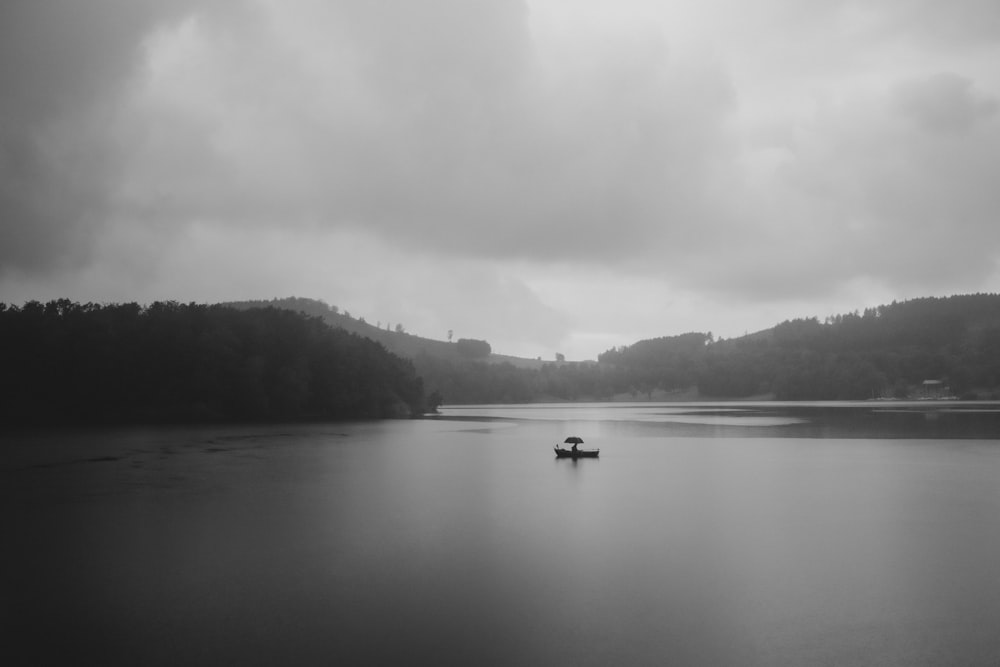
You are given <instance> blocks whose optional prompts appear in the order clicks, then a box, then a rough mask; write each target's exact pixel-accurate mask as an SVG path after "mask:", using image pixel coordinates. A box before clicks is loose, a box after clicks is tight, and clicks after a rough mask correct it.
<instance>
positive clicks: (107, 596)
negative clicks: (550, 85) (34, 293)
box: [0, 402, 1000, 665]
mask: <svg viewBox="0 0 1000 667" xmlns="http://www.w3.org/2000/svg"><path fill="white" fill-rule="evenodd" d="M568 435H579V436H582V437H583V438H584V439H585V441H586V445H585V446H587V447H591V446H593V447H599V448H600V449H601V455H600V458H599V459H596V460H580V461H576V462H574V461H572V460H556V459H555V458H554V456H553V452H552V447H553V445H554V444H555V443H556V442H557V441H561V440H562V439H563V438H565V437H566V436H568ZM998 438H1000V406H998V405H997V404H961V403H940V404H932V403H920V404H901V403H891V402H886V403H874V402H873V403H859V404H816V405H796V404H784V405H783V404H759V405H753V404H723V405H714V406H712V405H705V404H690V405H677V404H635V405H622V404H587V405H550V406H493V407H468V408H462V407H451V408H444V409H443V410H442V415H441V416H439V417H437V418H434V419H426V420H417V421H389V422H374V423H349V424H311V425H294V426H227V427H198V428H149V429H128V430H107V431H86V432H68V431H58V432H45V433H31V434H7V435H4V436H2V442H0V445H2V450H0V451H2V457H3V458H2V459H0V463H2V466H0V483H2V487H0V488H2V491H0V494H2V500H3V510H2V513H3V514H2V516H3V522H4V523H3V525H4V535H5V544H6V546H5V547H4V550H3V551H4V563H3V603H2V604H3V618H2V619H0V620H2V622H3V627H4V628H5V629H6V631H7V634H8V637H7V638H6V639H5V650H7V651H8V652H9V651H10V650H16V651H21V652H25V651H26V652H28V653H27V655H28V657H29V661H28V662H27V663H25V664H44V663H63V664H84V663H91V664H108V663H117V664H345V665H346V664H463V665H464V664H479V665H482V664H495V665H609V664H623V665H624V664H630V665H637V664H650V665H652V664H657V665H659V664H676V665H807V664H809V665H811V664H837V665H942V664H962V665H995V664H997V663H998V661H1000V633H997V628H998V627H1000V439H998Z"/></svg>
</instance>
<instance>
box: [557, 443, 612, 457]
mask: <svg viewBox="0 0 1000 667" xmlns="http://www.w3.org/2000/svg"><path fill="white" fill-rule="evenodd" d="M554 449H555V452H556V458H557V459H596V458H597V456H598V455H599V454H600V453H601V450H599V449H578V450H576V451H575V452H574V451H573V450H572V449H563V448H562V447H559V446H556V447H554Z"/></svg>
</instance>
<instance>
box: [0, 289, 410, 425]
mask: <svg viewBox="0 0 1000 667" xmlns="http://www.w3.org/2000/svg"><path fill="white" fill-rule="evenodd" d="M0 345H2V349H4V350H5V351H6V352H7V359H6V362H5V364H4V382H3V383H2V385H0V387H2V388H0V419H2V420H3V423H4V424H6V425H12V424H18V423H45V424H52V423H60V422H62V423H79V422H98V423H108V422H146V421H189V420H275V419H301V418H319V419H338V418H380V417H400V416H410V415H411V414H414V413H421V412H423V411H424V409H425V405H424V396H423V385H422V382H421V380H420V378H419V377H417V375H416V372H415V370H414V367H413V364H412V363H411V362H409V361H407V360H404V359H401V358H399V357H398V356H395V355H392V354H390V353H388V352H386V350H385V349H384V348H383V347H382V346H381V345H379V344H378V343H375V342H373V341H371V340H368V339H366V338H363V337H361V336H358V335H356V334H352V333H349V332H347V331H344V330H341V329H333V328H331V327H329V326H327V325H326V324H325V323H323V322H322V321H320V320H319V319H316V318H310V317H307V316H305V315H302V314H300V313H295V312H291V311H287V310H278V309H256V310H248V311H238V310H234V309H231V308H224V307H221V306H206V305H197V304H189V305H182V304H177V303H173V302H167V303H154V304H152V305H150V306H148V307H142V306H139V305H137V304H134V303H129V304H116V305H96V304H90V303H88V304H77V303H73V302H70V301H67V300H60V301H52V302H49V303H45V304H42V303H38V302H28V303H26V304H24V305H23V306H22V307H18V306H8V305H5V304H0Z"/></svg>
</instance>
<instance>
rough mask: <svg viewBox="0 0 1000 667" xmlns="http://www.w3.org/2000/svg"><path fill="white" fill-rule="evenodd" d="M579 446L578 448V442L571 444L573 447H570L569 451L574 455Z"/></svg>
mask: <svg viewBox="0 0 1000 667" xmlns="http://www.w3.org/2000/svg"><path fill="white" fill-rule="evenodd" d="M579 446H580V443H579V442H574V443H573V446H572V447H570V448H569V449H570V451H571V452H573V453H574V454H576V452H577V447H579Z"/></svg>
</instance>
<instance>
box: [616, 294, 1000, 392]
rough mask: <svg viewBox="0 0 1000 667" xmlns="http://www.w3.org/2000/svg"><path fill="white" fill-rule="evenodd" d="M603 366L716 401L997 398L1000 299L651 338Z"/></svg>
mask: <svg viewBox="0 0 1000 667" xmlns="http://www.w3.org/2000/svg"><path fill="white" fill-rule="evenodd" d="M598 360H599V361H600V362H601V363H603V364H611V365H613V366H616V367H619V368H625V369H628V370H630V372H631V375H632V377H634V378H635V379H636V380H637V381H638V383H639V385H640V386H642V387H650V386H652V387H659V388H665V389H670V388H686V387H690V386H697V388H698V392H699V394H700V395H701V396H711V397H731V398H744V397H748V396H764V397H774V398H778V399H785V400H829V399H864V398H890V397H894V398H904V397H932V396H938V397H940V396H953V395H960V396H963V397H966V398H978V397H982V398H992V397H994V396H996V395H997V388H998V387H1000V295H996V294H972V295H962V296H953V297H948V298H923V299H914V300H911V301H904V302H899V303H895V302H894V303H892V304H889V305H885V306H879V307H877V308H870V309H867V310H865V311H864V312H863V313H859V312H854V313H848V314H846V315H836V316H832V317H828V318H826V320H825V321H823V322H820V321H819V320H818V319H817V318H808V319H797V320H789V321H785V322H782V323H781V324H778V325H777V326H775V327H773V328H771V329H766V330H764V331H759V332H757V333H755V334H751V335H749V336H743V337H740V338H734V339H730V340H726V341H713V340H712V339H711V337H710V336H709V335H708V334H684V335H682V336H675V337H669V338H659V339H652V340H644V341H639V342H637V343H635V344H633V345H631V346H627V347H623V348H618V349H614V350H608V351H607V352H605V353H603V354H601V355H600V356H599V357H598Z"/></svg>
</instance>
